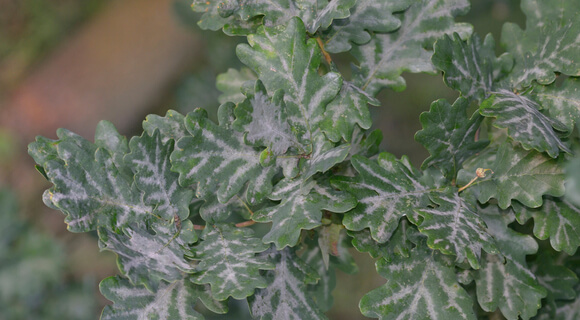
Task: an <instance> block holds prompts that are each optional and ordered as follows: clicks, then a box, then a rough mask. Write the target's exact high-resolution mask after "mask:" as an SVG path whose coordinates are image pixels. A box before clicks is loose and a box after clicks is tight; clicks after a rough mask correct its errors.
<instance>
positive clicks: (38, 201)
mask: <svg viewBox="0 0 580 320" xmlns="http://www.w3.org/2000/svg"><path fill="white" fill-rule="evenodd" d="M190 4H191V3H190V1H189V0H187V1H183V0H123V1H121V0H0V320H7V319H96V318H98V315H99V314H100V310H101V309H102V307H103V305H104V304H106V303H109V302H108V301H106V300H105V299H104V298H103V297H102V296H101V295H100V293H99V291H98V282H99V281H100V280H102V279H103V278H105V277H107V276H110V275H114V274H116V273H117V267H116V264H115V256H114V254H112V253H111V252H99V250H98V247H97V238H96V234H73V233H70V232H68V231H67V230H66V225H65V224H64V222H63V220H64V216H63V215H62V214H60V213H59V212H57V211H54V210H51V209H48V208H47V207H45V206H44V205H43V203H42V192H43V191H44V190H45V189H47V188H49V187H50V184H49V183H48V182H47V181H46V180H44V178H43V177H42V176H41V175H40V174H38V173H37V172H36V170H35V169H34V163H33V161H32V159H31V158H30V157H29V156H28V155H27V144H28V143H30V142H32V141H33V140H34V137H35V136H36V135H43V136H46V137H49V138H52V139H55V138H56V134H55V132H56V129H57V128H60V127H62V128H67V129H69V130H71V131H74V132H76V133H78V134H81V135H82V136H84V137H85V138H87V139H89V140H92V137H93V135H94V130H95V127H96V124H97V122H98V121H100V120H103V119H105V120H109V121H111V122H112V123H114V124H115V126H116V127H117V128H118V130H119V132H120V133H121V134H123V135H126V136H128V137H130V136H133V135H138V134H140V133H141V121H143V120H144V118H145V116H146V115H147V114H149V113H155V114H160V115H163V114H164V113H165V111H166V110H167V109H169V108H171V109H175V110H177V111H179V112H181V113H187V112H189V111H191V110H193V109H194V108H197V107H203V108H206V109H208V110H209V111H210V115H214V116H215V113H216V110H217V106H218V105H219V103H218V102H217V96H218V95H219V92H218V91H217V90H216V88H215V80H216V76H217V74H219V73H224V72H226V71H227V70H228V68H239V67H241V63H240V62H239V61H238V60H237V58H236V56H235V46H236V45H237V44H238V43H240V42H241V41H244V40H245V39H244V38H231V37H227V36H225V35H223V34H222V33H221V32H210V31H203V30H200V29H199V28H198V27H197V25H196V22H197V19H198V18H199V17H198V16H197V14H194V13H193V12H192V11H191V8H190ZM459 20H460V21H466V22H469V23H471V24H473V25H474V27H475V31H476V32H477V33H478V34H479V35H480V36H482V37H483V36H484V35H485V34H487V33H489V32H491V33H493V35H494V37H495V39H496V41H497V42H499V35H500V30H501V25H502V24H503V22H505V21H511V22H516V23H518V24H520V26H522V27H523V25H524V23H523V22H524V17H523V15H522V14H521V12H520V10H519V1H515V0H474V1H472V10H471V12H470V13H469V14H468V15H467V16H464V17H460V18H459ZM500 52H501V51H500V50H499V49H498V53H500ZM342 60H344V61H346V62H348V61H349V59H348V58H346V59H342V58H340V59H339V61H342ZM405 78H406V80H407V89H406V90H405V91H403V92H393V91H391V90H383V92H381V94H380V96H379V98H380V100H381V102H382V106H381V107H376V108H375V107H373V108H372V109H371V111H372V113H373V119H374V123H375V127H376V128H378V129H381V130H382V131H383V135H384V139H383V145H382V150H385V151H389V152H391V153H394V154H395V155H397V156H401V155H408V156H409V157H410V159H411V162H412V163H413V164H414V165H416V166H420V164H421V162H422V161H423V160H424V159H425V158H426V157H427V156H428V154H427V152H426V151H425V150H424V149H423V148H422V147H421V146H420V145H419V144H418V143H416V142H415V141H414V140H413V135H414V134H415V132H417V131H418V130H420V129H421V126H420V123H419V114H420V113H421V112H423V111H427V110H429V106H430V104H431V102H432V101H434V100H437V99H440V98H446V99H447V100H448V101H450V102H452V101H453V100H454V99H455V98H456V96H457V94H456V93H455V92H453V91H451V90H450V89H448V88H446V87H445V85H444V84H443V81H442V79H441V77H440V76H439V75H424V74H420V75H411V74H406V75H405ZM353 255H354V256H355V259H356V260H357V262H359V269H360V270H359V273H358V274H357V275H346V274H344V273H342V272H341V271H337V273H338V280H337V288H336V289H335V293H334V297H335V306H334V308H333V309H332V310H331V311H330V312H329V317H330V319H364V317H362V316H361V315H360V313H359V310H358V301H359V300H360V297H362V295H363V294H364V293H366V292H368V291H370V290H371V289H373V288H376V287H378V286H380V285H382V284H383V283H384V279H381V278H380V277H378V276H377V275H376V272H375V270H374V265H373V262H372V261H371V260H370V259H369V258H367V257H366V256H365V255H362V254H357V253H356V252H354V251H353ZM232 308H240V311H239V312H240V315H241V314H244V312H245V311H244V310H243V309H244V303H236V302H233V303H232ZM240 317H241V316H240ZM218 318H219V319H228V318H227V317H225V318H224V317H215V318H211V317H208V319H218ZM236 318H238V317H237V316H236Z"/></svg>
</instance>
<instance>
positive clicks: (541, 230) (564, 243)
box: [514, 197, 580, 255]
mask: <svg viewBox="0 0 580 320" xmlns="http://www.w3.org/2000/svg"><path fill="white" fill-rule="evenodd" d="M514 211H515V212H516V217H517V219H518V222H519V223H520V224H524V223H526V221H528V220H529V219H530V218H533V219H534V235H535V236H536V237H537V238H538V239H540V240H545V239H548V238H550V244H551V245H552V248H554V249H556V250H557V251H562V250H564V251H565V252H566V253H568V254H569V255H573V254H574V252H576V249H577V248H578V246H580V208H579V207H578V206H575V205H574V204H572V203H570V202H569V201H568V200H566V199H565V198H553V197H544V204H543V205H542V206H541V207H539V208H535V209H532V208H528V207H526V206H522V205H519V204H517V203H515V204H514Z"/></svg>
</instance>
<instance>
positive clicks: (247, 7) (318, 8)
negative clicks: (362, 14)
mask: <svg viewBox="0 0 580 320" xmlns="http://www.w3.org/2000/svg"><path fill="white" fill-rule="evenodd" d="M215 2H218V1H215ZM355 2H356V0H331V1H318V0H269V1H266V0H255V1H240V0H225V1H221V2H220V3H219V4H218V12H219V14H220V15H221V16H222V17H227V16H229V15H233V14H236V15H237V16H238V17H239V18H241V19H242V20H248V19H249V18H253V17H256V16H264V21H263V23H264V25H266V26H269V27H272V26H278V25H282V24H285V23H286V22H287V21H288V20H290V19H291V18H293V17H299V18H300V19H301V20H302V21H304V24H305V25H306V26H307V31H308V33H310V34H314V33H315V32H316V31H317V30H318V29H319V28H328V26H329V25H330V24H331V23H332V20H333V19H342V18H346V17H348V16H349V15H350V12H349V9H350V8H351V7H352V6H354V4H355Z"/></svg>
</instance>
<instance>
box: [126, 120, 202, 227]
mask: <svg viewBox="0 0 580 320" xmlns="http://www.w3.org/2000/svg"><path fill="white" fill-rule="evenodd" d="M173 144H174V143H173V140H168V141H167V142H166V143H163V142H162V138H161V134H160V132H159V131H158V130H155V131H154V132H153V134H152V135H148V134H147V133H143V134H142V135H141V136H140V137H134V138H132V139H131V142H130V143H129V147H130V148H131V153H129V154H127V155H126V156H125V161H126V163H127V165H130V166H131V167H132V169H133V171H134V172H135V185H136V186H137V188H139V189H140V190H141V191H143V202H144V203H145V204H146V205H149V206H152V207H155V209H156V210H155V211H156V213H158V214H159V216H161V217H162V218H164V219H165V220H172V219H174V217H175V216H177V217H179V218H180V219H181V220H184V219H187V217H189V204H190V203H191V199H192V198H193V191H192V190H191V189H185V188H182V187H181V186H180V185H179V184H178V183H177V180H178V178H179V175H178V174H177V173H175V172H172V171H170V168H171V164H170V163H169V156H170V155H171V152H172V151H173Z"/></svg>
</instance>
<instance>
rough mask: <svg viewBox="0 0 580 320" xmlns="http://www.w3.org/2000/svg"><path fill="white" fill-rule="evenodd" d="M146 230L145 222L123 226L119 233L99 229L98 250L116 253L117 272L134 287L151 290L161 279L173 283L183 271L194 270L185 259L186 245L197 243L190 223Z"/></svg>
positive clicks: (181, 275)
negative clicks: (142, 285) (144, 287)
mask: <svg viewBox="0 0 580 320" xmlns="http://www.w3.org/2000/svg"><path fill="white" fill-rule="evenodd" d="M148 229H149V228H148V226H147V225H146V224H145V223H144V222H141V223H137V224H135V225H131V226H128V227H126V228H125V229H124V232H123V233H121V234H117V233H115V232H113V231H111V230H109V229H107V228H99V230H98V231H99V248H100V249H101V250H110V251H113V252H115V254H116V255H117V265H118V267H119V270H121V272H122V274H123V275H125V276H127V277H128V278H129V279H130V280H131V282H132V283H133V284H144V285H145V286H146V287H147V288H149V289H152V290H155V289H156V288H157V287H158V285H159V283H160V281H161V280H167V281H170V282H171V281H175V280H178V279H181V278H182V277H183V274H182V273H183V272H187V273H192V272H193V271H194V268H193V267H192V266H191V265H190V264H189V262H188V261H187V260H186V259H185V257H184V256H185V255H186V254H190V251H189V247H188V244H189V243H192V242H195V241H196V240H197V235H196V234H195V231H194V230H193V225H192V224H191V222H189V221H184V222H182V225H181V228H177V227H176V226H175V225H174V224H173V223H171V224H161V223H158V224H154V225H153V226H152V229H153V230H152V231H149V230H148Z"/></svg>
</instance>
